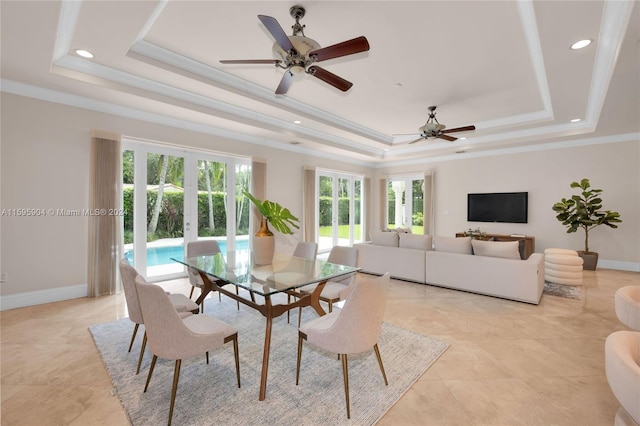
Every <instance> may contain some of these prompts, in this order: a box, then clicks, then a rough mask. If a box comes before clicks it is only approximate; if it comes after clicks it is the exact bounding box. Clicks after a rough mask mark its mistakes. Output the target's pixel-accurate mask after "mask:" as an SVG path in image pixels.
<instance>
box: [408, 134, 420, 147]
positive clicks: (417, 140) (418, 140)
mask: <svg viewBox="0 0 640 426" xmlns="http://www.w3.org/2000/svg"><path fill="white" fill-rule="evenodd" d="M422 139H424V138H423V137H422V136H420V137H419V138H418V139H416V140H414V141H411V142H409V145H411V144H412V143H416V142H420V141H421V140H422Z"/></svg>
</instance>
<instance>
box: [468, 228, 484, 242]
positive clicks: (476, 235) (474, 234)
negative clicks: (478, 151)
mask: <svg viewBox="0 0 640 426" xmlns="http://www.w3.org/2000/svg"><path fill="white" fill-rule="evenodd" d="M464 236H465V237H471V238H473V239H474V240H481V239H484V237H486V236H487V233H486V232H482V231H481V230H480V228H476V229H474V230H472V229H471V228H469V229H468V230H467V231H464Z"/></svg>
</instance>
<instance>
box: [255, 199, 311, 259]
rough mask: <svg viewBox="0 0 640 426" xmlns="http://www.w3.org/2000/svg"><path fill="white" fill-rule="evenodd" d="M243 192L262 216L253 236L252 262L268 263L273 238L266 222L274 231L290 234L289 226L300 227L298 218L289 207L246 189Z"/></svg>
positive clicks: (272, 249) (270, 257) (272, 247)
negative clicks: (262, 197) (257, 196)
mask: <svg viewBox="0 0 640 426" xmlns="http://www.w3.org/2000/svg"><path fill="white" fill-rule="evenodd" d="M243 194H244V196H246V197H247V198H249V199H250V200H251V202H252V203H253V204H254V205H255V206H256V209H258V212H259V213H260V215H261V216H262V217H261V219H260V229H259V230H258V232H256V234H255V236H254V238H253V254H254V262H255V263H256V264H257V265H269V264H271V262H272V259H273V252H274V249H275V239H274V237H273V233H272V232H271V230H270V229H269V226H268V223H271V225H272V226H273V228H274V229H275V230H276V231H278V232H281V233H283V234H287V235H291V234H293V231H292V230H291V227H294V228H296V229H300V226H298V223H299V222H300V220H299V219H298V218H297V217H295V216H294V215H293V214H291V212H290V211H289V209H287V208H284V207H282V206H281V205H280V204H278V203H276V202H273V201H269V200H263V201H261V200H259V199H257V198H256V197H254V196H253V195H251V193H249V192H248V191H244V192H243Z"/></svg>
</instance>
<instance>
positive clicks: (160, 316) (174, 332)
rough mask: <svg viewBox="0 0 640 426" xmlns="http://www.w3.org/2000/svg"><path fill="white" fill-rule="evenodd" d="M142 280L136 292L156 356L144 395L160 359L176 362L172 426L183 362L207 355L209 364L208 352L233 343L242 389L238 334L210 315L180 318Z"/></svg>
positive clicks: (157, 290) (154, 288)
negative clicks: (199, 355)
mask: <svg viewBox="0 0 640 426" xmlns="http://www.w3.org/2000/svg"><path fill="white" fill-rule="evenodd" d="M141 278H142V277H140V276H138V278H136V289H137V291H138V298H139V299H140V308H141V309H142V316H143V318H144V320H145V328H146V330H147V335H148V338H149V349H150V351H151V353H153V359H152V360H151V365H150V367H149V374H148V376H147V382H146V384H145V386H144V392H146V391H147V389H148V388H149V382H150V381H151V375H152V374H153V369H154V367H155V365H156V361H157V360H158V357H160V358H164V359H168V360H175V368H174V373H173V387H172V389H171V404H170V406H169V422H168V424H169V425H171V419H172V417H173V407H174V405H175V399H176V391H177V389H178V380H179V378H180V367H181V365H182V360H183V359H186V358H191V357H193V356H196V355H198V354H201V353H206V354H207V364H208V363H209V351H211V350H213V349H216V348H219V347H222V346H223V345H224V344H225V343H227V342H233V355H234V358H235V365H236V377H237V379H238V387H240V359H239V356H238V332H237V330H236V329H235V328H233V327H232V326H231V325H229V324H227V323H225V322H224V321H220V320H219V319H217V318H214V317H212V316H210V315H207V314H200V315H192V316H189V317H187V318H184V319H183V318H180V315H178V313H177V312H176V310H175V309H174V308H173V306H172V305H171V302H170V300H169V298H168V296H167V294H166V293H165V292H164V291H163V290H162V288H161V287H159V286H157V285H154V284H147V283H145V282H144V280H142V279H141Z"/></svg>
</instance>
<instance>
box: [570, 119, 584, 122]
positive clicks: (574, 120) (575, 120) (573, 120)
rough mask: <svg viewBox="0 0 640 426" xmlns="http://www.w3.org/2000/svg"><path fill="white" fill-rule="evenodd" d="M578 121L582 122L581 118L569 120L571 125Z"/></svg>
mask: <svg viewBox="0 0 640 426" xmlns="http://www.w3.org/2000/svg"><path fill="white" fill-rule="evenodd" d="M578 121H582V118H574V119H572V120H571V122H572V123H577V122H578Z"/></svg>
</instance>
